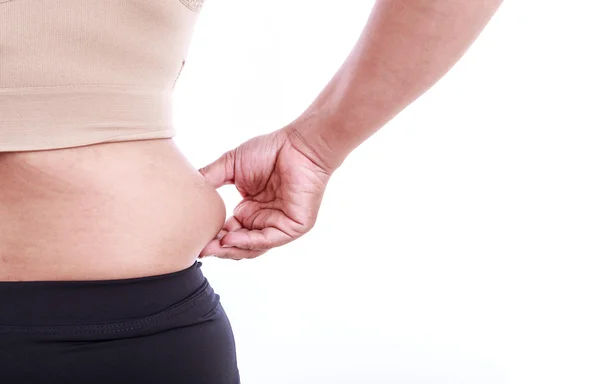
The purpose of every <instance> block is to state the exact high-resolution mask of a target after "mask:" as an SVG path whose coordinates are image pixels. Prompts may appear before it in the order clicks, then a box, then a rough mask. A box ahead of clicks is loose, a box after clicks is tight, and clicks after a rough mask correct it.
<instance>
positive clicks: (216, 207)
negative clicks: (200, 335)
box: [0, 139, 225, 281]
mask: <svg viewBox="0 0 600 384" xmlns="http://www.w3.org/2000/svg"><path fill="white" fill-rule="evenodd" d="M0 180H2V183H1V184H0V281H23V280H24V281H35V280H102V279H123V278H135V277H142V276H149V275H157V274H164V273H169V272H173V271H177V270H181V269H183V268H185V267H187V266H189V265H190V264H191V263H192V262H193V261H194V260H195V259H196V257H197V255H198V254H199V253H200V251H201V250H202V248H204V246H205V245H206V244H207V243H208V242H209V241H210V240H211V239H212V238H214V236H215V235H216V234H217V233H218V231H219V229H220V228H221V226H222V225H223V223H224V220H225V206H224V203H223V200H222V199H221V198H220V196H219V194H218V193H217V192H216V191H215V190H214V188H212V186H210V185H209V184H208V183H206V182H205V181H204V178H203V177H202V175H201V174H200V173H199V172H198V170H197V169H195V167H194V166H193V165H192V164H190V163H189V161H188V160H187V159H186V158H185V156H183V154H182V153H181V152H180V151H179V150H178V148H177V146H176V145H175V143H174V142H173V140H171V139H156V140H138V141H123V142H114V143H103V144H96V145H88V146H80V147H73V148H65V149H56V150H43V151H24V152H2V153H0Z"/></svg>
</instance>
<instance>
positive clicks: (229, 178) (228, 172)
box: [198, 150, 235, 188]
mask: <svg viewBox="0 0 600 384" xmlns="http://www.w3.org/2000/svg"><path fill="white" fill-rule="evenodd" d="M234 167H235V151H234V150H231V151H228V152H226V153H224V154H223V155H221V157H219V158H218V159H217V160H215V161H213V162H212V163H210V164H208V165H207V166H205V167H202V168H200V169H199V170H198V171H199V172H200V173H201V174H202V176H204V178H205V179H206V181H208V182H209V183H210V184H211V185H212V186H213V188H219V187H221V186H223V185H225V184H233V182H234V180H233V177H234V175H235V172H234Z"/></svg>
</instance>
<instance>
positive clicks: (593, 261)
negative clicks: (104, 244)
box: [175, 0, 600, 384]
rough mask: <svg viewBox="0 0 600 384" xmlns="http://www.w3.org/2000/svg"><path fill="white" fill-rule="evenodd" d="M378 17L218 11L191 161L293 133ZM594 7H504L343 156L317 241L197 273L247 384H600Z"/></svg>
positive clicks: (195, 101) (205, 35)
mask: <svg viewBox="0 0 600 384" xmlns="http://www.w3.org/2000/svg"><path fill="white" fill-rule="evenodd" d="M373 4H374V1H373V0H370V1H366V0H360V1H359V0H354V1H349V0H304V1H289V0H253V1H247V0H244V1H242V0H208V1H206V3H205V5H204V8H203V10H202V12H201V14H200V17H199V20H198V24H197V26H196V31H195V34H194V38H193V40H192V44H191V46H190V51H189V55H188V58H187V62H186V68H185V70H184V71H183V72H182V74H181V77H180V78H179V82H178V85H177V88H176V90H175V123H176V129H177V130H178V134H177V136H176V139H175V141H176V142H177V143H178V145H179V146H180V148H181V149H182V151H183V152H184V153H185V155H186V156H187V157H188V159H189V160H190V161H191V162H192V163H193V164H194V165H196V166H197V168H200V167H202V166H204V165H206V164H208V163H210V162H212V161H213V160H215V159H216V158H217V157H218V156H220V155H221V154H222V153H223V152H225V151H226V150H229V149H232V148H234V147H236V146H237V145H239V144H241V143H242V142H243V141H245V140H247V139H249V138H251V137H253V136H256V135H259V134H263V133H266V132H269V131H272V130H275V129H278V128H280V127H282V126H284V125H285V124H287V123H289V122H290V121H291V120H293V119H294V118H295V117H296V116H297V115H298V114H300V113H301V112H302V111H303V110H304V108H306V107H307V106H308V104H309V103H310V102H311V101H312V100H313V99H314V97H316V95H317V94H318V92H319V91H320V90H321V89H322V87H323V86H324V85H325V84H326V83H327V81H328V80H329V79H330V78H331V76H332V75H333V73H334V72H335V71H336V70H337V68H338V66H339V65H341V63H342V62H343V60H344V59H345V57H346V55H347V54H348V53H349V51H350V49H351V48H352V46H353V45H354V43H355V41H356V39H357V38H358V36H359V34H360V32H361V30H362V27H363V25H364V23H365V22H366V19H367V17H368V14H369V12H370V9H371V7H372V5H373ZM598 4H599V3H598V2H596V1H591V0H589V1H584V0H580V1H577V0H571V1H557V0H539V1H533V0H521V1H515V0H512V1H510V0H507V1H505V3H504V4H503V5H502V7H501V8H500V10H499V11H498V13H497V14H496V16H495V17H494V18H493V19H492V21H491V22H490V24H489V25H488V27H487V28H486V30H485V31H484V32H483V34H482V35H481V36H480V38H479V39H478V40H477V41H476V42H475V44H474V45H473V46H472V47H471V49H470V50H469V51H468V52H467V54H466V55H465V56H464V57H463V59H461V60H460V61H459V62H458V64H457V65H456V66H455V67H454V68H453V69H452V70H451V71H450V72H449V73H448V75H446V76H445V77H444V78H443V79H442V80H441V81H440V82H439V83H437V85H436V86H434V87H433V88H432V89H431V90H430V91H429V92H427V93H426V94H425V95H423V96H422V97H421V98H419V99H418V100H417V101H416V102H414V103H413V104H412V105H410V106H409V107H408V108H406V109H405V110H404V111H403V112H402V113H400V114H399V115H398V116H397V117H396V118H395V119H393V120H392V121H391V122H390V123H389V124H387V125H386V126H385V127H383V128H382V129H381V130H380V131H379V132H378V133H376V134H375V135H374V136H373V137H371V138H370V139H369V140H367V141H366V142H365V143H364V144H362V145H361V146H360V147H359V148H358V149H357V150H355V151H354V152H353V153H352V154H351V155H350V156H349V157H348V159H347V160H346V162H345V163H344V165H343V166H342V168H340V169H339V170H338V171H337V172H336V173H335V174H334V175H333V178H332V179H331V182H330V184H329V186H328V189H327V192H326V195H325V198H324V201H323V205H322V208H321V213H320V216H319V219H318V221H317V224H316V226H315V227H314V229H313V230H312V231H311V232H309V233H308V234H307V235H305V236H304V237H302V238H300V239H299V240H296V241H295V242H293V243H290V244H289V245H286V246H283V247H281V248H277V249H274V250H271V251H269V252H268V253H267V254H265V255H263V256H261V257H260V258H258V259H256V260H252V261H241V262H235V261H230V260H219V259H216V258H209V259H204V261H203V263H204V268H203V270H204V272H205V274H206V275H207V277H208V279H209V281H210V282H211V284H212V285H213V286H214V288H215V290H216V291H217V292H218V293H219V294H220V295H221V300H222V302H223V305H224V307H225V309H226V310H227V313H228V315H229V318H230V320H231V323H232V325H233V328H234V332H235V335H236V341H237V346H238V359H239V368H240V371H241V374H242V383H243V384H287V383H290V384H292V383H311V384H321V383H323V384H325V383H327V384H332V383H382V384H383V383H419V384H422V383H427V384H432V383H435V384H438V383H469V384H470V383H478V384H479V383H493V384H496V383H511V384H513V383H514V384H516V383H519V384H520V383H523V384H525V383H526V384H534V383H569V384H571V383H577V384H584V383H600V369H599V367H600V330H599V327H600V311H599V310H598V307H599V305H600V300H599V296H600V281H599V278H598V272H599V271H600V268H599V262H598V257H599V256H600V203H599V197H600V185H599V184H600V183H599V176H600V173H599V170H600V152H599V150H598V149H599V147H600V134H599V133H598V130H599V128H600V119H599V118H598V110H599V107H598V102H599V100H600V98H599V95H598V92H599V91H598V90H599V87H600V76H599V75H598V70H599V68H600V59H599V57H600V55H599V52H598V51H599V46H600V43H599V41H598V40H599V37H600V19H599V18H598V15H599V14H600V9H599V8H600V7H599V5H598ZM219 192H220V193H221V194H222V196H223V198H224V199H225V201H226V204H227V208H228V213H229V214H231V212H232V210H233V208H234V207H235V204H236V203H237V202H238V201H239V200H240V196H239V195H238V194H237V191H236V190H235V188H234V187H233V186H226V187H223V188H221V189H219Z"/></svg>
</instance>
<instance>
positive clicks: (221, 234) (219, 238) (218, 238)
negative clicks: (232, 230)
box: [215, 230, 227, 240]
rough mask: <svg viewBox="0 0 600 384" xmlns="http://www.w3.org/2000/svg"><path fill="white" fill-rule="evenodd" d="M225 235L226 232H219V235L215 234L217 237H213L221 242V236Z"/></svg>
mask: <svg viewBox="0 0 600 384" xmlns="http://www.w3.org/2000/svg"><path fill="white" fill-rule="evenodd" d="M226 234H227V231H224V230H220V231H219V233H217V237H215V239H217V240H221V239H222V238H223V236H225V235H226Z"/></svg>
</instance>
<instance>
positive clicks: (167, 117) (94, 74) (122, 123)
mask: <svg viewBox="0 0 600 384" xmlns="http://www.w3.org/2000/svg"><path fill="white" fill-rule="evenodd" d="M202 3H203V0H93V1H92V0H0V152H6V151H28V150H43V149H56V148H67V147H75V146H82V145H89V144H95V143H103V142H115V141H128V140H139V139H151V138H170V137H173V136H174V135H175V130H174V128H173V122H172V98H171V96H172V92H173V88H174V87H175V83H176V81H177V78H178V77H179V74H180V72H181V70H182V69H183V66H184V64H185V58H186V54H187V51H188V47H189V43H190V40H191V37H192V34H193V30H194V26H195V22H196V20H197V17H198V12H199V11H200V9H201V7H202Z"/></svg>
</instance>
